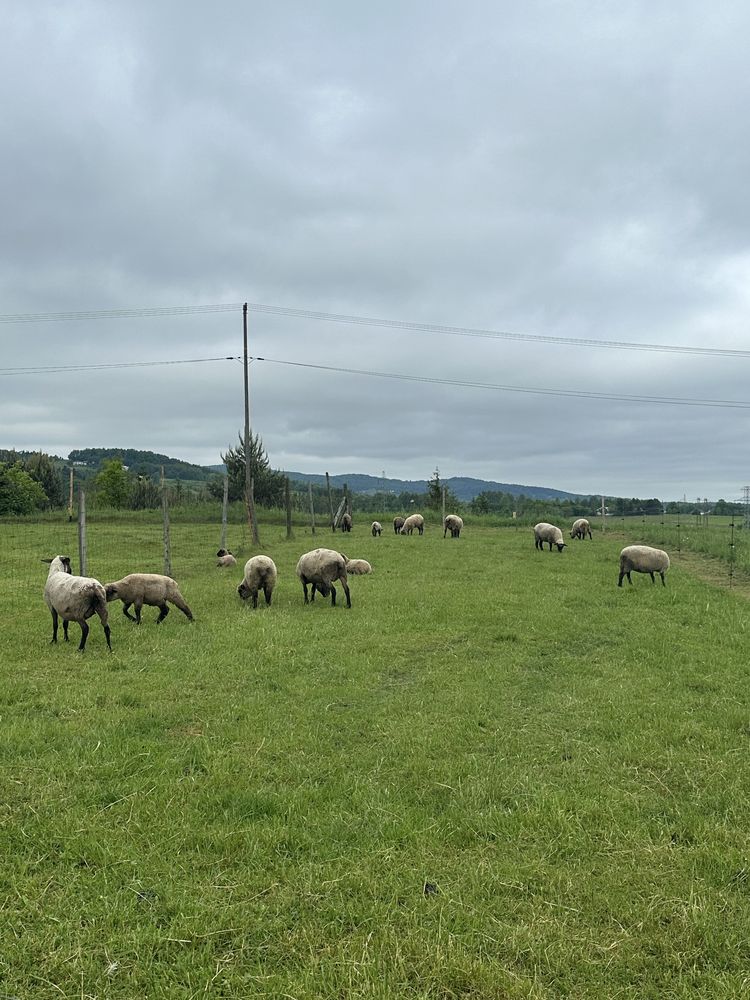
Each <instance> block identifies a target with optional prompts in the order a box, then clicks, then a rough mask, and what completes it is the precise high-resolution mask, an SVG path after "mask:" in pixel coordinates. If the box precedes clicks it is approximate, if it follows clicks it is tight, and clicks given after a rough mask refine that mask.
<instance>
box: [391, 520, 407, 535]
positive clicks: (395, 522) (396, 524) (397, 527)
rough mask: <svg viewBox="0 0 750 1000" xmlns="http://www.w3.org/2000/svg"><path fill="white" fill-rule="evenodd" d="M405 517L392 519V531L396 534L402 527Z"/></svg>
mask: <svg viewBox="0 0 750 1000" xmlns="http://www.w3.org/2000/svg"><path fill="white" fill-rule="evenodd" d="M405 520H406V518H405V517H394V518H393V530H394V532H395V533H396V534H398V533H399V532H400V531H401V529H402V528H403V526H404V521H405Z"/></svg>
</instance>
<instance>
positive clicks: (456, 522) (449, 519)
mask: <svg viewBox="0 0 750 1000" xmlns="http://www.w3.org/2000/svg"><path fill="white" fill-rule="evenodd" d="M463 526H464V522H463V518H461V517H459V516H458V514H446V515H445V520H444V521H443V538H445V536H446V534H447V533H448V532H449V531H450V533H451V538H460V537H461V528H463Z"/></svg>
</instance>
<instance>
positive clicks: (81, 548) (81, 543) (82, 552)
mask: <svg viewBox="0 0 750 1000" xmlns="http://www.w3.org/2000/svg"><path fill="white" fill-rule="evenodd" d="M86 557H87V551H86V491H85V490H82V489H81V488H80V487H79V489H78V562H79V563H80V564H81V568H80V570H79V572H80V574H81V576H86Z"/></svg>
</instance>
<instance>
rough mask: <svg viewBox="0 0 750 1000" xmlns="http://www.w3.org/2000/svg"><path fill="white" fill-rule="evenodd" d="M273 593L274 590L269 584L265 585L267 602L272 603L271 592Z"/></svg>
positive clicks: (264, 591) (264, 594) (264, 593)
mask: <svg viewBox="0 0 750 1000" xmlns="http://www.w3.org/2000/svg"><path fill="white" fill-rule="evenodd" d="M272 593H273V591H272V590H271V588H270V587H268V586H265V587H263V596H264V597H265V599H266V604H270V603H271V594H272Z"/></svg>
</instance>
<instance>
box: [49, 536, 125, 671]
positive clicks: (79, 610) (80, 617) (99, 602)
mask: <svg viewBox="0 0 750 1000" xmlns="http://www.w3.org/2000/svg"><path fill="white" fill-rule="evenodd" d="M42 562H45V563H49V573H48V574H47V583H46V584H45V587H44V600H45V603H46V605H47V607H48V608H49V609H50V612H51V614H52V642H57V622H58V617H59V618H62V620H63V634H64V635H65V641H66V642H67V641H68V622H77V623H78V624H79V625H80V626H81V644H80V646H79V647H78V648H79V650H80V651H81V652H83V651H84V649H85V648H86V639H87V638H88V634H89V627H88V625H87V624H86V619H87V618H91V616H92V615H94V614H97V615H99V619H100V621H101V623H102V627H103V629H104V636H105V638H106V640H107V646H108V647H109V649H110V650H111V649H112V643H111V642H110V630H109V612H108V610H107V595H106V592H105V590H104V587H103V586H102V584H101V583H99V581H98V580H95V579H94V578H93V577H92V576H73V574H72V570H71V568H70V556H55V557H54V559H42Z"/></svg>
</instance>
